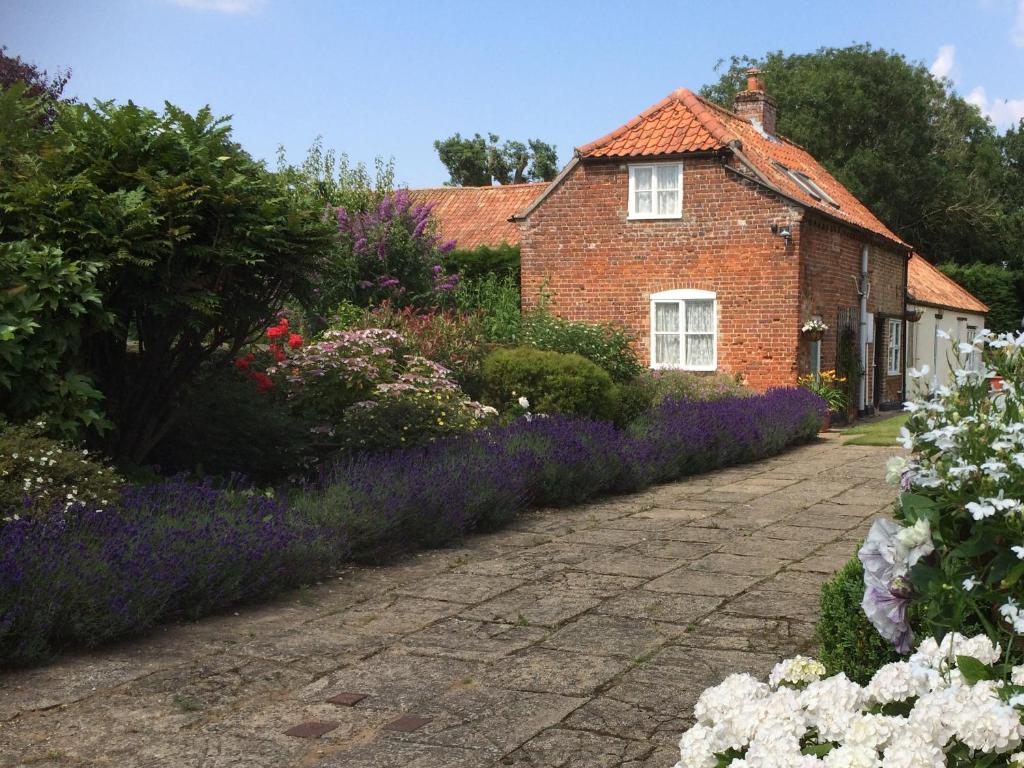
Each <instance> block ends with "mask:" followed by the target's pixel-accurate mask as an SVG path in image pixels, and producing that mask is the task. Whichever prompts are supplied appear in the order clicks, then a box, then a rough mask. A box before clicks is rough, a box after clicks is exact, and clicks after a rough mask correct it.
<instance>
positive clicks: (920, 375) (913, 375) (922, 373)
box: [907, 363, 930, 379]
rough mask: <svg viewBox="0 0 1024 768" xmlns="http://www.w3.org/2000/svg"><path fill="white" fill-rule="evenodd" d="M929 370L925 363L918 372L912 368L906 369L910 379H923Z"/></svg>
mask: <svg viewBox="0 0 1024 768" xmlns="http://www.w3.org/2000/svg"><path fill="white" fill-rule="evenodd" d="M929 370H930V369H929V368H928V364H927V363H926V364H924V365H922V366H921V370H918V369H917V368H913V367H911V368H907V376H909V377H910V378H912V379H923V378H924V377H925V376H927V375H928V371H929Z"/></svg>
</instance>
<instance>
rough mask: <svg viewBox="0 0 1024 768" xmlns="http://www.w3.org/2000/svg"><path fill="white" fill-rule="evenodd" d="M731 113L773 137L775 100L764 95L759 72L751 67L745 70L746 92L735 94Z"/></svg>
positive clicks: (762, 81) (775, 110)
mask: <svg viewBox="0 0 1024 768" xmlns="http://www.w3.org/2000/svg"><path fill="white" fill-rule="evenodd" d="M732 109H733V112H735V113H736V114H737V115H739V116H740V117H742V118H743V119H744V120H749V121H750V122H751V123H753V124H754V126H756V127H760V128H761V129H762V130H763V131H764V132H765V133H767V134H769V135H771V136H774V135H775V115H776V112H777V108H776V105H775V99H773V98H772V97H771V96H769V95H768V94H767V93H765V90H764V80H762V79H761V70H759V69H757V68H756V67H751V68H750V69H748V70H747V90H745V91H740V92H738V93H737V94H736V98H735V99H734V100H733V106H732Z"/></svg>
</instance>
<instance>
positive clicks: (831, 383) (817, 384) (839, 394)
mask: <svg viewBox="0 0 1024 768" xmlns="http://www.w3.org/2000/svg"><path fill="white" fill-rule="evenodd" d="M797 383H798V384H799V385H800V386H801V387H803V388H804V389H809V390H810V391H811V392H813V393H814V394H816V395H818V397H820V398H821V399H823V400H824V401H825V405H826V406H827V407H828V410H827V411H826V412H825V418H824V419H822V422H821V430H820V431H822V432H827V431H828V428H829V426H830V425H831V423H832V414H833V413H842V412H843V411H845V410H846V405H847V399H846V388H845V386H844V385H845V384H846V379H844V378H843V377H842V376H837V375H836V372H835V371H822V372H821V373H819V374H818V375H817V376H815V375H814V374H813V373H812V374H808V375H807V376H801V377H800V378H799V379H797Z"/></svg>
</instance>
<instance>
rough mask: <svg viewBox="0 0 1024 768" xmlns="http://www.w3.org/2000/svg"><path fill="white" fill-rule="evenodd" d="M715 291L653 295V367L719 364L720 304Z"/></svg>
mask: <svg viewBox="0 0 1024 768" xmlns="http://www.w3.org/2000/svg"><path fill="white" fill-rule="evenodd" d="M717 304H718V302H717V298H716V296H715V294H714V292H713V291H699V290H695V289H681V290H675V291H663V292H661V293H654V294H651V368H678V369H681V370H684V371H713V370H715V369H716V368H717V367H718V343H717V342H718V332H717V328H718V306H717Z"/></svg>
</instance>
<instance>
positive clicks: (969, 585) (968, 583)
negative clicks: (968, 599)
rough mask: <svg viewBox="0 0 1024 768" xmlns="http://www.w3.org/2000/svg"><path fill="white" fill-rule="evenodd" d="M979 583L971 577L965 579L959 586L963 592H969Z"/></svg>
mask: <svg viewBox="0 0 1024 768" xmlns="http://www.w3.org/2000/svg"><path fill="white" fill-rule="evenodd" d="M980 583H981V582H980V581H978V580H977V579H976V578H974V577H973V576H969V577H967V578H966V579H964V580H963V582H962V583H961V585H960V586H962V587H963V588H964V591H965V592H970V591H971V590H972V589H974V588H975V587H976V586H978V584H980Z"/></svg>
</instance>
